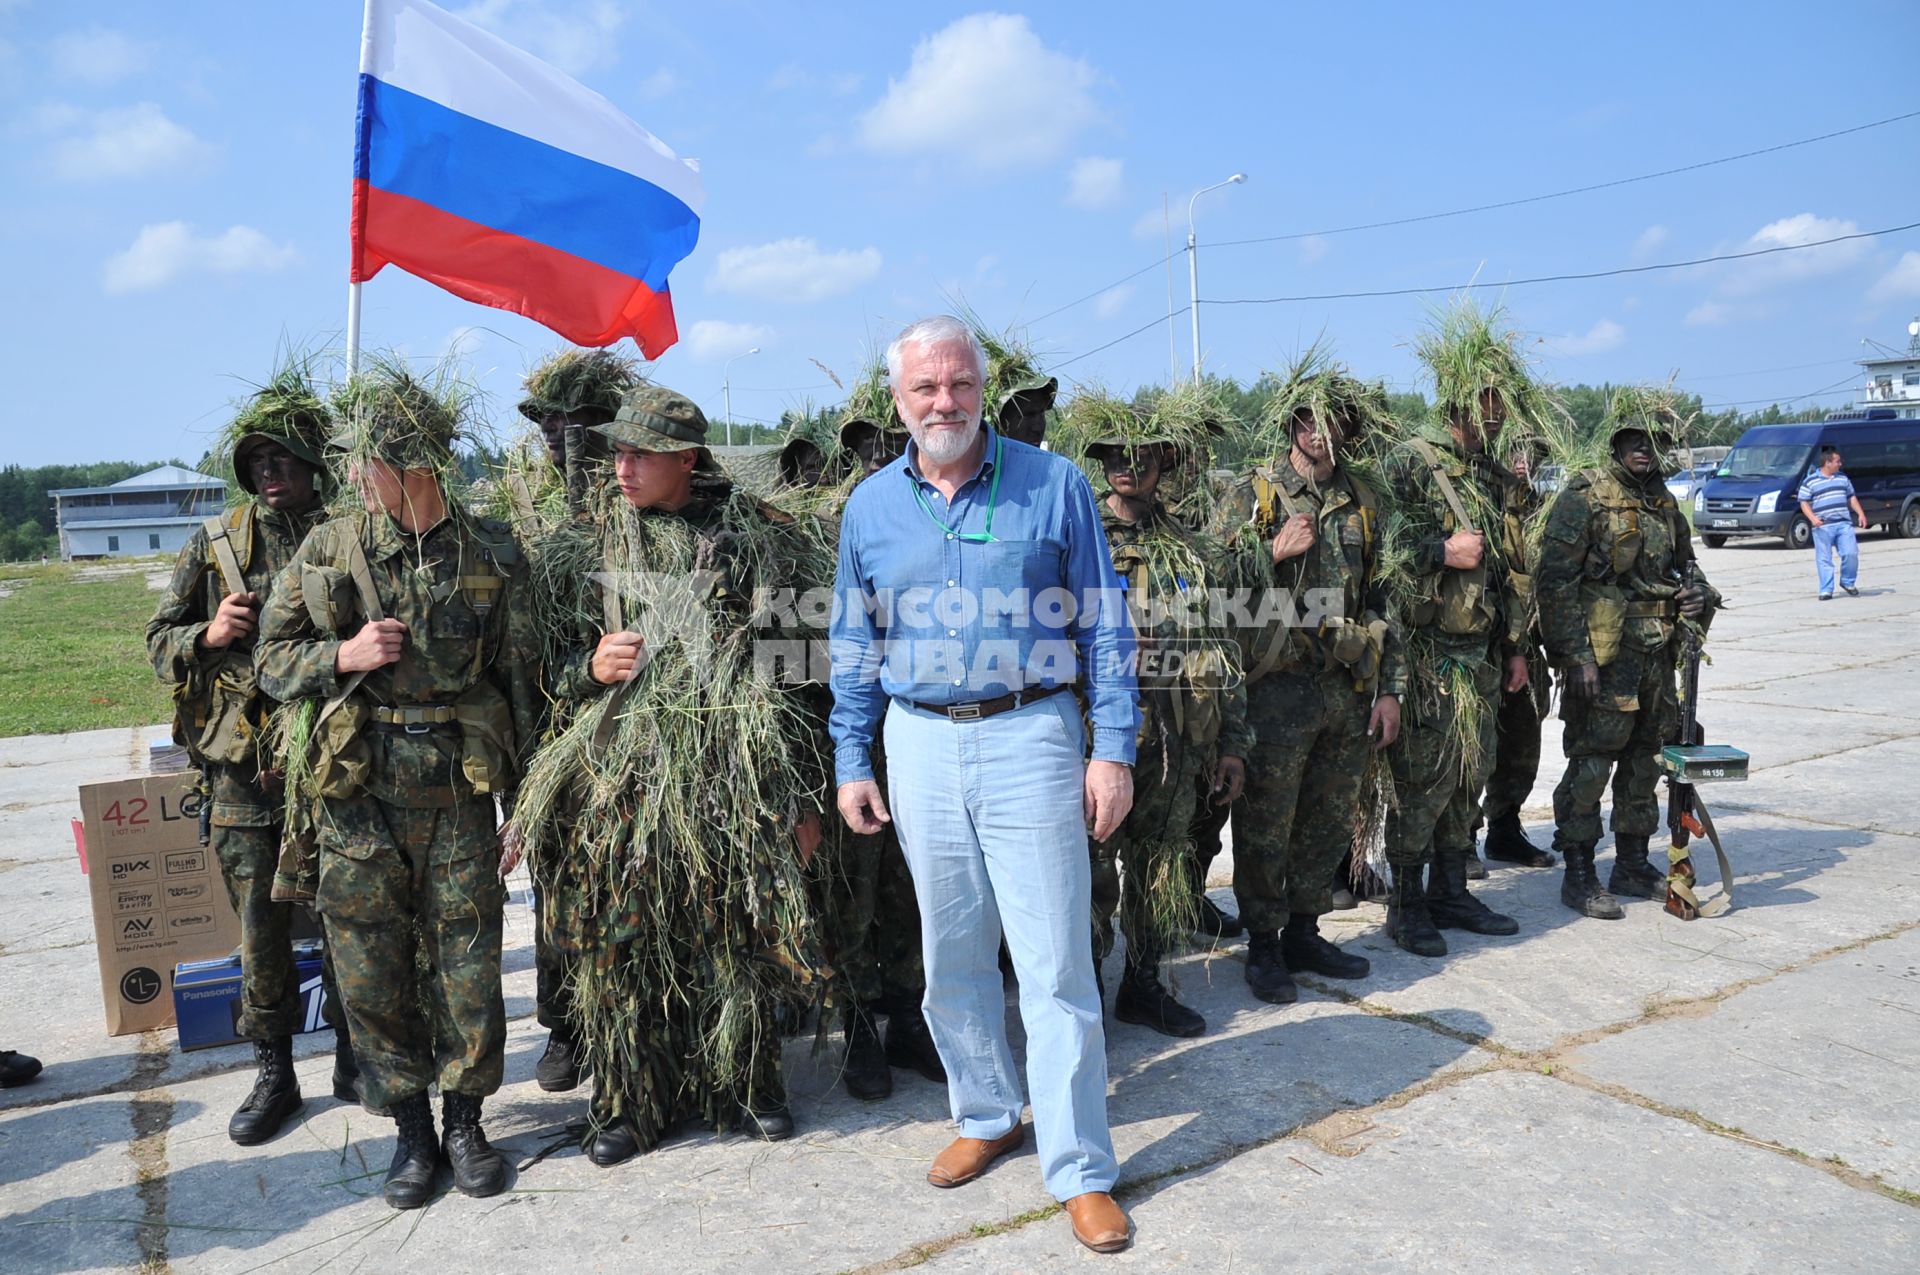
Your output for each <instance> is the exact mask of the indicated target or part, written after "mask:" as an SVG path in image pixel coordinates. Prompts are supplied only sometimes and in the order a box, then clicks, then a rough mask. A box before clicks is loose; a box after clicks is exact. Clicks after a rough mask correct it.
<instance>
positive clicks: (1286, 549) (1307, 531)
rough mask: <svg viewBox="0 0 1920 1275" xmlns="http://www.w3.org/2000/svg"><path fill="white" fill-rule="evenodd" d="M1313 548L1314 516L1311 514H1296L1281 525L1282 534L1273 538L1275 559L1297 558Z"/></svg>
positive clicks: (1281, 560)
mask: <svg viewBox="0 0 1920 1275" xmlns="http://www.w3.org/2000/svg"><path fill="white" fill-rule="evenodd" d="M1311 548H1313V518H1312V516H1311V515H1309V514H1294V515H1293V516H1292V517H1290V518H1288V519H1287V521H1286V522H1285V523H1284V524H1283V525H1282V526H1281V528H1280V534H1279V535H1277V536H1275V537H1274V538H1273V560H1274V561H1275V562H1285V561H1286V560H1287V559H1288V558H1297V557H1299V556H1300V555H1301V554H1303V553H1305V552H1306V551H1307V550H1309V549H1311Z"/></svg>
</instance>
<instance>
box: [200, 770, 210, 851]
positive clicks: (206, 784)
mask: <svg viewBox="0 0 1920 1275" xmlns="http://www.w3.org/2000/svg"><path fill="white" fill-rule="evenodd" d="M212 844H213V767H211V766H207V765H202V766H201V767H200V848H201V849H202V850H205V849H206V848H207V847H208V846H210V845H212Z"/></svg>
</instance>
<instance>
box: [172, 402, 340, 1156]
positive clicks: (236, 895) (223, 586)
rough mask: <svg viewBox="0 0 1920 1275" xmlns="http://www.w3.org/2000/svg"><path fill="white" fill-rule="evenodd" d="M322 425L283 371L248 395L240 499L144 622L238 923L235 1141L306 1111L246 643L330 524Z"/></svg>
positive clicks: (298, 1022) (273, 1129) (300, 1019)
mask: <svg viewBox="0 0 1920 1275" xmlns="http://www.w3.org/2000/svg"><path fill="white" fill-rule="evenodd" d="M327 427H328V420H327V410H326V405H325V404H324V403H322V402H321V401H320V399H319V398H318V397H317V396H316V395H315V394H314V392H313V390H312V388H311V387H310V386H309V385H308V384H307V382H306V380H305V378H304V376H303V375H302V374H301V373H300V372H299V371H298V370H293V369H289V370H286V371H283V372H282V373H280V374H279V375H278V376H277V377H275V378H274V380H273V382H272V383H271V384H269V385H268V386H267V387H266V388H264V389H262V390H261V391H260V392H259V393H257V394H255V395H254V396H253V397H252V398H251V399H250V400H249V401H248V403H247V405H246V407H245V409H243V411H242V412H241V413H240V415H239V417H238V418H237V419H236V420H235V421H234V423H233V425H232V426H231V427H229V430H228V437H229V438H231V439H232V453H231V455H232V463H233V471H234V477H235V479H236V480H237V482H238V484H239V487H240V489H241V490H242V491H243V492H245V493H246V498H245V499H243V500H241V501H240V502H238V503H236V504H235V505H233V506H232V507H231V508H230V509H228V511H227V512H226V513H224V514H221V515H219V516H217V517H214V518H210V519H208V520H207V522H206V523H205V524H204V525H202V526H200V527H197V528H195V529H194V532H193V534H192V536H190V537H189V538H188V540H187V543H186V545H185V546H184V547H183V548H182V549H181V550H180V557H179V559H178V560H177V561H176V563H175V564H174V569H173V580H172V582H171V584H170V585H169V586H168V588H167V593H166V596H165V598H163V599H162V600H161V603H160V606H159V609H158V610H156V611H155V612H154V615H153V619H152V620H151V621H150V622H149V623H148V625H147V652H148V655H149V656H150V657H151V658H152V660H153V667H154V671H155V672H157V673H158V674H159V675H160V679H161V680H162V681H163V682H166V683H168V684H170V685H171V686H172V687H173V695H174V704H175V718H174V739H175V741H176V742H177V743H180V744H183V745H185V746H186V748H187V750H188V752H189V753H190V754H191V755H192V756H193V758H194V760H195V761H196V762H198V763H199V764H200V766H201V768H202V773H203V774H204V775H205V777H206V784H207V788H208V790H209V791H208V800H210V801H211V802H212V803H213V814H212V830H213V841H212V846H213V853H214V858H215V859H217V860H218V861H219V864H220V875H221V878H222V879H223V880H224V881H225V882H226V886H227V898H228V899H229V900H231V902H232V903H233V910H234V914H235V915H236V916H238V917H239V918H240V972H241V990H240V1016H239V1020H238V1022H237V1023H236V1024H235V1026H236V1027H237V1029H238V1031H239V1033H240V1035H241V1036H243V1037H245V1038H246V1039H248V1040H250V1041H252V1042H253V1052H254V1057H255V1059H256V1060H257V1061H258V1064H259V1069H260V1070H259V1076H258V1078H257V1079H256V1080H255V1082H254V1086H253V1091H252V1092H251V1093H249V1094H248V1095H247V1097H246V1100H245V1101H243V1102H242V1103H241V1104H240V1109H239V1110H238V1111H235V1112H234V1113H233V1119H232V1120H231V1121H230V1122H229V1123H228V1125H227V1134H228V1136H229V1137H231V1138H232V1139H233V1140H234V1141H235V1142H237V1143H239V1144H240V1145H242V1146H252V1145H255V1144H257V1143H260V1142H264V1141H266V1140H267V1139H268V1138H271V1137H272V1136H273V1135H274V1134H276V1133H278V1132H279V1130H280V1128H281V1126H282V1125H283V1124H284V1123H285V1122H286V1120H287V1119H288V1117H290V1116H291V1115H292V1114H293V1113H294V1112H296V1111H298V1110H299V1109H300V1104H301V1098H300V1084H299V1081H298V1080H297V1079H296V1078H295V1076H294V1074H293V1036H294V1034H295V1033H297V1032H301V1031H304V1030H305V1029H306V1011H305V1006H304V1005H303V1003H302V998H301V996H300V977H299V971H298V969H297V967H296V966H295V964H294V959H293V940H292V937H291V933H292V926H293V923H294V908H295V907H296V906H299V905H297V904H295V903H291V902H275V901H274V899H273V876H274V870H275V868H276V866H277V864H278V862H279V859H280V846H281V838H282V832H283V825H284V822H285V809H284V803H283V800H282V797H281V792H280V787H279V782H278V777H277V776H271V775H263V774H262V773H261V772H262V756H261V751H260V735H261V731H262V727H263V725H264V723H265V720H266V714H267V708H268V706H267V704H266V703H265V701H264V699H263V697H262V696H261V695H260V691H259V687H258V685H257V684H256V682H255V679H254V674H253V649H254V627H255V624H256V622H257V620H258V618H259V614H260V606H261V603H262V602H263V601H264V600H265V599H267V598H268V597H270V596H271V593H272V590H273V585H274V578H275V576H276V575H277V574H278V573H279V571H280V569H281V568H282V567H284V566H286V564H287V563H288V562H289V561H290V560H291V559H292V558H293V553H294V550H295V549H297V548H299V546H300V542H301V541H302V540H304V539H306V536H307V533H308V532H309V531H311V530H312V529H313V528H314V527H315V526H317V525H319V523H320V522H321V521H322V520H323V519H324V518H325V496H326V493H327V487H328V485H329V479H328V474H327V468H326V465H325V463H324V462H323V460H322V448H323V446H324V444H325V439H326V433H327ZM321 972H322V976H323V985H324V988H325V992H326V1016H327V1021H328V1022H329V1023H331V1024H332V1025H333V1027H334V1032H335V1046H334V1069H333V1092H334V1096H335V1097H338V1098H341V1099H343V1100H345V1101H353V1100H355V1099H357V1098H358V1096H359V1095H358V1094H357V1093H356V1091H355V1085H356V1083H357V1081H358V1079H359V1070H358V1068H357V1067H356V1066H355V1065H354V1061H353V1048H352V1044H351V1039H350V1035H349V1033H348V1030H347V1026H346V1019H345V1017H344V1015H343V1014H342V1013H341V1011H340V1005H339V993H338V991H337V989H336V988H335V986H334V979H333V954H332V949H331V948H328V949H327V954H326V957H325V961H324V964H323V965H322V967H321Z"/></svg>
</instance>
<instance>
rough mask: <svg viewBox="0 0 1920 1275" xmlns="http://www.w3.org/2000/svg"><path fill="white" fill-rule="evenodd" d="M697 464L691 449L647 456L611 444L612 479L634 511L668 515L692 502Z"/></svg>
mask: <svg viewBox="0 0 1920 1275" xmlns="http://www.w3.org/2000/svg"><path fill="white" fill-rule="evenodd" d="M699 460H700V453H699V452H697V451H695V450H693V449H692V448H688V449H687V450H685V451H677V452H649V451H642V450H641V449H639V448H638V447H628V446H626V445H625V444H623V443H615V444H614V445H613V477H614V481H615V482H617V483H619V484H620V494H621V495H622V496H625V497H626V498H627V503H628V504H630V505H632V506H633V507H634V508H635V509H658V510H662V511H664V512H667V513H671V512H673V511H674V510H676V509H678V508H680V507H681V506H682V505H684V504H686V503H687V502H688V501H689V500H692V499H693V467H694V465H696V464H697V463H699Z"/></svg>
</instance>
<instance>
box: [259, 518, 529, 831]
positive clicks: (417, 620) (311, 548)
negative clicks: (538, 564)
mask: <svg viewBox="0 0 1920 1275" xmlns="http://www.w3.org/2000/svg"><path fill="white" fill-rule="evenodd" d="M354 541H358V542H359V544H360V547H361V550H362V551H363V553H364V554H365V557H366V562H367V566H368V569H369V571H370V573H371V575H372V583H373V587H374V594H375V597H376V598H377V599H378V601H379V604H380V610H381V614H382V615H383V616H385V617H387V618H390V619H397V620H400V621H402V622H404V623H405V624H406V626H407V640H406V644H405V646H404V647H403V648H402V649H401V654H400V658H399V659H398V660H397V661H395V662H394V663H392V664H388V665H386V666H385V667H383V668H378V669H375V670H373V671H372V672H371V673H369V674H367V676H366V678H365V679H364V680H363V681H362V682H361V683H360V686H359V688H358V690H356V691H355V693H354V694H353V695H352V696H351V697H350V698H349V700H348V701H347V705H346V706H343V709H342V712H347V711H348V710H349V708H350V709H351V712H352V720H354V721H356V722H357V723H358V727H357V730H356V731H354V732H353V733H354V738H353V740H352V745H351V746H352V747H355V748H358V747H359V746H360V743H361V741H364V742H365V744H366V745H367V747H366V749H365V753H364V755H363V756H362V757H361V759H360V762H359V764H364V766H365V767H366V775H365V780H364V788H365V790H366V791H367V792H368V793H370V794H371V795H372V796H374V797H377V798H378V799H380V800H381V801H384V802H386V803H388V804H390V805H396V806H418V807H444V806H449V805H452V804H453V802H454V801H455V800H456V799H457V798H459V797H461V796H463V795H465V794H467V793H470V792H474V791H490V792H494V793H497V794H498V795H500V796H501V798H502V799H503V800H504V801H507V802H508V804H509V806H510V805H511V797H512V790H513V787H514V785H515V784H516V782H517V776H518V766H519V762H520V760H521V754H522V753H523V752H524V751H525V750H526V749H529V748H531V747H532V746H533V744H534V743H536V742H537V741H538V738H539V730H540V724H541V716H542V699H541V693H540V687H539V663H540V662H539V651H540V645H539V639H538V637H537V635H536V634H535V633H534V629H533V617H532V615H531V614H530V611H529V608H527V607H526V606H525V605H524V604H523V603H524V599H523V593H524V590H525V588H526V583H525V581H524V580H523V579H522V578H521V577H522V576H523V575H524V571H523V569H522V567H521V559H520V551H519V546H518V543H517V542H516V541H515V540H514V538H513V536H512V535H511V533H510V532H508V531H507V529H506V528H505V527H504V526H502V525H501V524H498V523H491V522H484V521H480V520H477V519H473V518H471V517H469V516H468V515H465V514H464V513H453V514H450V515H449V516H448V517H446V518H443V519H442V520H441V521H440V522H439V523H438V524H436V525H435V526H434V527H433V528H431V529H430V530H428V531H427V532H425V533H424V534H421V535H419V536H415V535H413V534H412V533H409V532H404V531H402V530H401V529H400V527H399V525H398V524H397V523H395V522H394V520H393V519H392V518H390V517H387V516H385V515H373V514H366V513H357V514H350V515H347V516H345V517H341V518H336V519H334V520H333V521H331V522H328V523H325V524H323V525H322V526H321V527H320V528H319V529H317V530H316V531H315V532H314V533H313V534H312V535H311V536H309V537H308V538H307V541H306V543H305V544H303V545H302V546H301V547H300V550H299V552H298V553H296V554H295V555H294V558H293V561H292V562H290V563H289V564H288V565H287V567H286V569H285V570H284V571H282V572H281V573H280V578H279V579H278V581H277V582H276V583H275V584H274V588H273V594H272V596H271V598H269V599H268V602H267V606H266V609H265V611H264V612H263V614H262V616H261V624H260V641H259V645H258V648H257V651H256V656H255V667H256V669H257V670H258V674H259V678H260V687H261V689H262V690H263V691H265V692H266V693H267V694H269V695H271V696H273V697H274V698H275V699H279V700H283V701H284V700H294V699H301V698H305V697H308V696H318V697H323V698H325V697H331V696H333V695H335V694H336V693H337V692H338V691H340V689H341V688H342V686H343V684H344V683H345V682H346V681H347V676H343V675H341V674H338V673H336V672H335V671H334V669H335V661H336V659H337V657H338V654H339V650H340V644H341V642H343V641H345V640H346V639H348V638H351V637H352V636H353V635H354V634H356V633H358V632H359V631H360V629H361V628H362V627H363V626H364V625H365V623H366V620H367V617H366V615H365V614H364V611H363V607H362V605H361V603H360V600H359V595H358V591H357V589H356V587H355V583H354V580H353V578H352V573H351V560H352V555H351V553H350V550H349V547H348V546H349V545H350V544H351V543H353V542H354ZM447 707H452V708H456V709H458V710H460V714H461V715H460V717H459V719H458V720H457V721H450V722H441V723H436V724H433V725H431V726H429V727H428V728H426V729H421V730H416V731H408V730H405V729H389V728H385V727H382V726H380V725H379V723H378V722H377V717H378V715H379V714H378V712H377V711H376V710H396V709H397V710H404V709H415V710H423V711H433V710H439V709H443V708H447ZM480 774H484V775H487V776H490V778H488V779H486V780H484V781H483V780H481V779H477V778H476V775H480ZM322 791H323V792H325V789H324V788H323V789H322ZM331 795H346V794H344V793H340V794H331Z"/></svg>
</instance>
